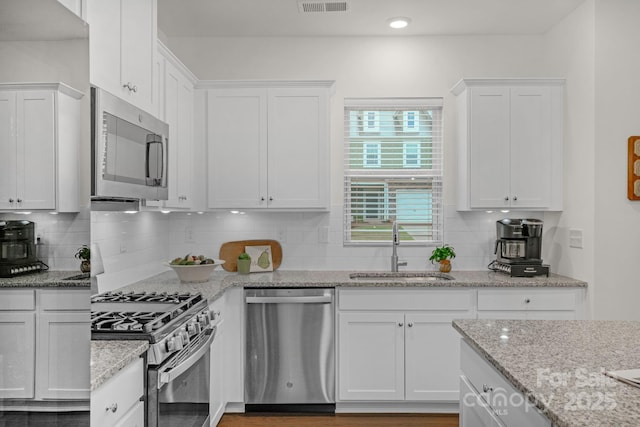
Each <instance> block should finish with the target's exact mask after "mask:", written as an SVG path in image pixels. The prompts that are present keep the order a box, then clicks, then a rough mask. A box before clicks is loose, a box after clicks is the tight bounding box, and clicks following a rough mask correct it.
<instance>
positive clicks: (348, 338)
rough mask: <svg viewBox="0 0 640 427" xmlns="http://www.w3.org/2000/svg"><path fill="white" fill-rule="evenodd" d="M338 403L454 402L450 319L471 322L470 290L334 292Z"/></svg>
mask: <svg viewBox="0 0 640 427" xmlns="http://www.w3.org/2000/svg"><path fill="white" fill-rule="evenodd" d="M338 309H339V314H338V398H339V400H341V401H430V402H455V401H457V400H458V396H459V389H458V387H459V384H458V381H459V380H458V377H459V365H458V355H459V343H458V335H457V333H456V332H455V330H454V329H453V328H452V327H451V322H452V321H453V319H461V318H473V317H475V304H474V291H473V290H441V289H437V290H436V289H406V288H405V289H401V290H393V289H370V290H369V289H366V290H365V289H358V290H356V289H351V290H350V289H339V290H338Z"/></svg>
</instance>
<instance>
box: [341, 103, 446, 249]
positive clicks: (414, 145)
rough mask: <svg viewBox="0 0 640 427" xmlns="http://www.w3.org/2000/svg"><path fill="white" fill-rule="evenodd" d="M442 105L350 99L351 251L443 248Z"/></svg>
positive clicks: (347, 189) (347, 216) (347, 206)
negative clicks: (394, 241) (396, 245)
mask: <svg viewBox="0 0 640 427" xmlns="http://www.w3.org/2000/svg"><path fill="white" fill-rule="evenodd" d="M442 149H443V148H442V98H393V99H391V98H383V99H373V98H366V99H345V109H344V239H343V241H344V244H345V245H356V244H367V245H382V244H385V245H386V244H388V243H389V242H391V237H392V236H391V227H392V224H393V222H394V221H397V222H398V226H399V231H400V233H399V234H400V240H401V241H402V242H403V244H405V243H413V244H423V245H426V244H441V243H442V240H443V238H442V230H443V208H442V176H443V170H442V169H443V153H442Z"/></svg>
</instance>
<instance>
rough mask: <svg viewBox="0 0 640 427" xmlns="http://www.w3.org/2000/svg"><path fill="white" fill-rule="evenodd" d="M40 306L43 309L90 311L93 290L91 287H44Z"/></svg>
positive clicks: (41, 291) (41, 292)
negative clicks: (62, 288)
mask: <svg viewBox="0 0 640 427" xmlns="http://www.w3.org/2000/svg"><path fill="white" fill-rule="evenodd" d="M39 292H40V306H41V307H42V310H53V311H60V310H65V311H66V310H73V311H89V309H90V302H89V301H90V297H91V291H90V290H89V289H64V290H61V289H42V290H40V291H39Z"/></svg>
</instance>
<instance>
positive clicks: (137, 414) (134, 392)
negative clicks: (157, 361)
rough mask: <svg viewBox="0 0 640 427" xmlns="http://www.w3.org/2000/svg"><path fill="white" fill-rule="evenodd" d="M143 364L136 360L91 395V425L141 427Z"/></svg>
mask: <svg viewBox="0 0 640 427" xmlns="http://www.w3.org/2000/svg"><path fill="white" fill-rule="evenodd" d="M143 384H144V364H143V362H142V359H140V358H138V359H136V360H135V361H133V362H132V363H130V364H129V365H128V366H126V367H125V368H123V369H122V370H121V371H119V372H118V373H117V374H115V375H114V376H113V377H111V378H109V379H108V380H107V382H105V383H104V384H102V385H101V386H100V387H98V388H97V389H96V390H94V391H93V392H92V393H91V425H92V426H100V427H111V426H114V427H116V426H117V427H142V426H144V403H143V402H142V398H143V394H144V390H143Z"/></svg>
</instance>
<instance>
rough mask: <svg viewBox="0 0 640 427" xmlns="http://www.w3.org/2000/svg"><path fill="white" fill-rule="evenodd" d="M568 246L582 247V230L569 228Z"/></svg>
mask: <svg viewBox="0 0 640 427" xmlns="http://www.w3.org/2000/svg"><path fill="white" fill-rule="evenodd" d="M569 247H570V248H578V249H582V230H579V229H577V228H570V229H569Z"/></svg>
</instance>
